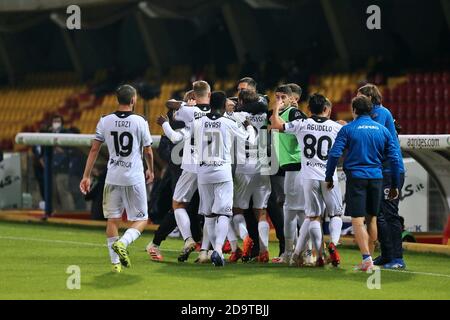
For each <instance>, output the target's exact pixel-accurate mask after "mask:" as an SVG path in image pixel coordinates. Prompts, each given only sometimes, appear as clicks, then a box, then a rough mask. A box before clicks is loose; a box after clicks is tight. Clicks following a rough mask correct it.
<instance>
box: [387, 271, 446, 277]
mask: <svg viewBox="0 0 450 320" xmlns="http://www.w3.org/2000/svg"><path fill="white" fill-rule="evenodd" d="M380 270H383V271H391V272H400V273H411V274H418V275H422V276H434V277H445V278H450V275H449V274H441V273H431V272H420V271H408V270H394V269H380Z"/></svg>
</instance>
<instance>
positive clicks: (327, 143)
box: [284, 116, 342, 181]
mask: <svg viewBox="0 0 450 320" xmlns="http://www.w3.org/2000/svg"><path fill="white" fill-rule="evenodd" d="M341 128H342V126H341V125H340V124H339V123H337V122H335V121H332V120H330V119H328V118H323V117H318V116H312V117H311V118H308V119H299V120H294V121H291V122H288V123H285V124H284V132H286V133H291V134H295V135H296V137H297V140H298V143H299V145H300V150H302V155H301V161H302V170H301V171H302V176H303V178H304V179H314V180H323V181H324V180H325V171H326V168H327V160H328V153H329V151H330V149H331V147H332V146H333V144H334V141H335V140H336V136H337V134H338V132H339V130H341ZM333 179H334V180H337V173H336V171H335V172H334V175H333Z"/></svg>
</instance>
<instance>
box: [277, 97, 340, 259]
mask: <svg viewBox="0 0 450 320" xmlns="http://www.w3.org/2000/svg"><path fill="white" fill-rule="evenodd" d="M308 108H309V110H310V112H311V114H312V116H311V117H310V118H308V119H301V120H295V121H292V122H287V123H284V121H283V120H282V119H281V118H280V117H278V116H276V117H274V119H273V122H272V127H273V128H277V129H279V130H280V131H283V132H286V133H290V134H294V135H295V136H296V137H297V139H298V141H299V144H300V146H301V150H302V151H303V155H302V175H303V187H304V196H305V214H306V217H307V219H305V220H304V222H303V224H302V226H301V228H300V234H299V238H298V241H297V244H296V247H295V251H294V254H293V255H292V257H291V261H290V264H291V265H301V264H302V261H301V260H302V258H301V253H302V251H303V250H304V247H305V244H306V240H307V238H308V234H309V236H310V237H311V240H312V242H313V245H314V247H315V249H316V252H317V254H318V259H317V262H316V266H323V265H324V259H323V256H322V227H321V225H320V217H321V215H322V213H323V211H324V210H325V209H326V212H327V214H328V216H329V217H330V236H331V241H330V243H329V245H328V250H329V253H330V259H331V262H332V264H333V265H334V266H338V265H339V263H340V258H339V253H338V251H337V249H336V245H337V244H338V242H339V236H340V234H341V229H342V219H341V215H342V213H343V206H342V195H341V191H340V189H339V188H333V189H328V188H327V184H326V182H325V171H326V164H327V160H328V152H329V150H330V149H331V146H332V145H333V143H334V141H335V139H336V136H337V134H338V132H339V130H340V129H341V128H342V125H340V124H339V123H337V122H335V121H332V120H330V119H329V117H330V113H331V103H330V101H329V100H328V99H327V98H326V97H324V96H323V95H321V94H317V93H316V94H313V95H312V96H311V97H310V99H309V103H308ZM274 113H275V114H277V113H276V112H274ZM333 179H334V180H335V181H336V183H337V173H336V172H335V173H334V177H333Z"/></svg>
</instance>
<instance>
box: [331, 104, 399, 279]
mask: <svg viewBox="0 0 450 320" xmlns="http://www.w3.org/2000/svg"><path fill="white" fill-rule="evenodd" d="M371 111H372V102H371V101H370V99H369V98H367V97H365V96H359V97H355V98H354V99H353V100H352V114H353V118H354V121H352V122H351V123H349V124H348V125H346V126H344V127H342V129H341V130H340V131H339V133H338V135H337V137H336V140H335V142H334V144H333V147H332V148H331V150H330V152H329V155H328V162H327V170H326V178H325V181H327V182H328V188H333V173H334V170H335V169H336V166H337V164H338V160H339V158H340V157H341V156H342V154H343V152H344V150H347V155H346V157H345V159H344V172H345V174H346V176H347V181H346V193H345V200H346V214H347V215H350V216H351V217H352V226H353V232H354V234H355V240H356V243H357V244H358V246H359V249H360V251H361V254H362V263H361V264H360V265H359V266H358V269H359V270H362V271H367V270H369V269H372V268H373V261H372V253H373V250H374V249H375V245H374V243H375V240H376V239H377V226H376V217H377V215H378V213H379V211H380V205H381V199H382V196H383V172H382V164H383V161H384V159H385V158H388V159H389V160H390V166H391V188H390V190H389V194H388V198H389V199H395V198H397V197H398V184H399V179H400V178H399V159H398V153H397V147H396V144H395V142H394V139H393V138H392V135H391V134H390V133H389V131H388V130H387V129H386V127H384V126H383V125H381V124H379V123H377V122H375V121H373V120H372V119H371V118H370V112H371ZM364 221H365V222H366V224H367V230H366V228H365V226H364Z"/></svg>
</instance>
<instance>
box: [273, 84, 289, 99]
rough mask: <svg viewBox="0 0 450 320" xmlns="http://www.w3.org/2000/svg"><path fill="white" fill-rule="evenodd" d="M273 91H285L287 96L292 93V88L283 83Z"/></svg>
mask: <svg viewBox="0 0 450 320" xmlns="http://www.w3.org/2000/svg"><path fill="white" fill-rule="evenodd" d="M275 92H281V93H285V94H287V95H288V96H291V95H292V89H291V87H289V86H288V85H287V84H283V85H281V86H278V87H277V89H276V90H275Z"/></svg>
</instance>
